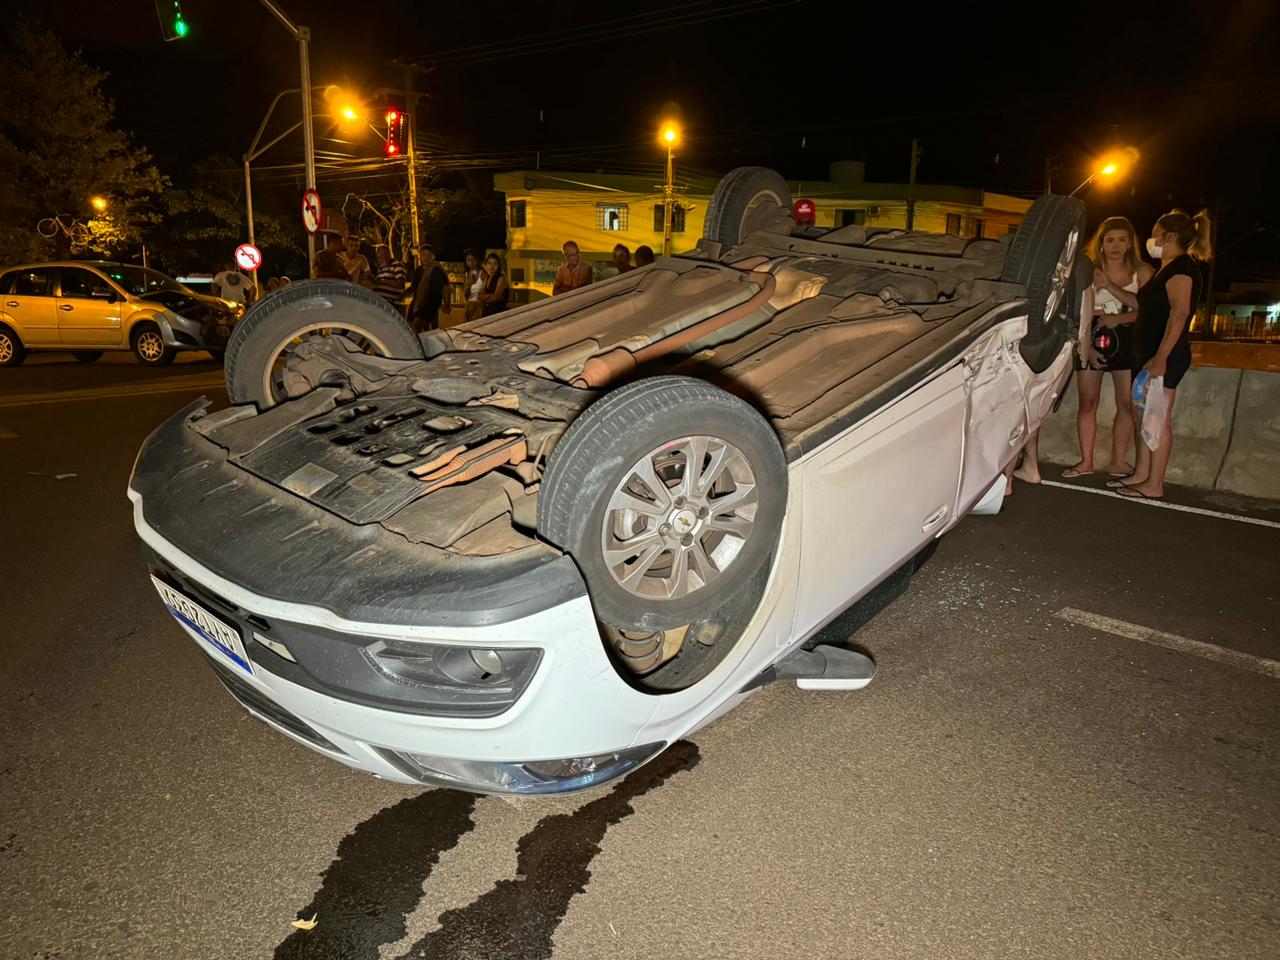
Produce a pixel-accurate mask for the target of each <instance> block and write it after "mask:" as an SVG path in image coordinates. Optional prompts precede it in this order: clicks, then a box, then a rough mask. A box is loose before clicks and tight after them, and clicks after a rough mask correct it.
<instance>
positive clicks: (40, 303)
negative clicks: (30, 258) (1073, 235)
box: [0, 267, 61, 347]
mask: <svg viewBox="0 0 1280 960" xmlns="http://www.w3.org/2000/svg"><path fill="white" fill-rule="evenodd" d="M57 292H58V268H57V267H29V268H27V269H25V270H15V271H14V274H13V285H12V287H11V288H10V289H9V290H8V291H6V293H5V294H4V299H3V301H0V302H2V303H3V304H4V309H5V313H6V314H8V315H9V317H10V318H12V320H13V326H14V329H15V330H16V331H17V334H18V336H19V337H20V338H21V339H22V342H23V344H24V345H26V346H28V347H56V346H58V345H59V344H60V342H61V341H60V340H59V338H58V300H57Z"/></svg>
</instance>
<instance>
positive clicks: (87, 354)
mask: <svg viewBox="0 0 1280 960" xmlns="http://www.w3.org/2000/svg"><path fill="white" fill-rule="evenodd" d="M71 355H72V356H73V357H75V358H76V359H77V360H79V361H80V362H81V363H93V361H95V360H100V359H102V351H101V350H72V351H71Z"/></svg>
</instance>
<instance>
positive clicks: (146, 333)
mask: <svg viewBox="0 0 1280 960" xmlns="http://www.w3.org/2000/svg"><path fill="white" fill-rule="evenodd" d="M129 346H130V347H131V348H132V349H133V355H134V356H135V357H137V358H138V362H139V363H142V364H143V365H145V366H148V367H167V366H168V365H169V364H171V363H173V358H174V357H176V356H177V355H178V351H177V350H175V349H173V347H171V346H169V345H168V344H167V343H165V342H164V334H162V333H161V332H160V328H159V327H158V326H156V325H155V324H154V323H140V324H138V325H137V326H136V327H134V328H133V332H132V333H131V334H129Z"/></svg>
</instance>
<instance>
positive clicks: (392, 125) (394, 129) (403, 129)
mask: <svg viewBox="0 0 1280 960" xmlns="http://www.w3.org/2000/svg"><path fill="white" fill-rule="evenodd" d="M386 119H387V143H386V147H385V152H386V154H387V156H388V157H402V156H404V154H405V150H406V148H407V146H408V143H409V117H408V115H407V114H406V113H405V112H404V101H403V100H402V99H400V98H399V97H394V98H388V99H387V111H386Z"/></svg>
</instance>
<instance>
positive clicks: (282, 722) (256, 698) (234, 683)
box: [205, 657, 342, 753]
mask: <svg viewBox="0 0 1280 960" xmlns="http://www.w3.org/2000/svg"><path fill="white" fill-rule="evenodd" d="M205 659H207V660H209V666H210V667H212V668H213V672H214V673H215V674H217V677H218V679H219V680H221V681H222V685H223V686H224V687H226V688H227V692H228V693H230V694H231V696H233V697H235V698H236V699H237V700H239V701H240V704H241V705H242V706H243V707H245V708H246V709H248V710H251V711H253V712H254V713H256V714H259V715H260V716H263V717H265V718H266V719H268V720H270V721H271V722H272V723H274V724H276V725H277V726H280V727H283V728H284V729H286V730H288V731H289V732H290V733H292V734H294V735H295V736H298V737H301V738H302V739H303V740H306V741H307V743H310V744H314V745H315V746H317V747H320V748H322V749H324V750H330V751H332V752H334V753H342V751H341V750H339V749H338V748H337V747H335V746H334V745H333V744H332V743H330V742H329V741H328V740H327V739H325V738H324V737H322V736H321V735H320V734H318V733H316V731H315V730H313V729H311V727H310V726H308V725H307V724H306V723H305V722H304V721H302V720H300V719H299V718H298V717H295V716H294V715H293V714H292V713H290V712H289V711H288V710H286V709H285V708H284V707H282V706H280V704H278V703H276V702H275V701H274V700H271V699H269V698H268V697H265V696H263V695H262V694H261V693H259V692H258V691H257V690H255V689H254V688H253V687H251V686H249V684H247V683H245V682H244V681H243V680H241V679H240V678H239V677H237V676H236V675H235V674H234V673H232V672H231V671H230V670H229V669H228V668H227V667H224V666H222V664H220V663H216V662H214V661H213V660H211V659H209V658H207V657H206V658H205Z"/></svg>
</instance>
